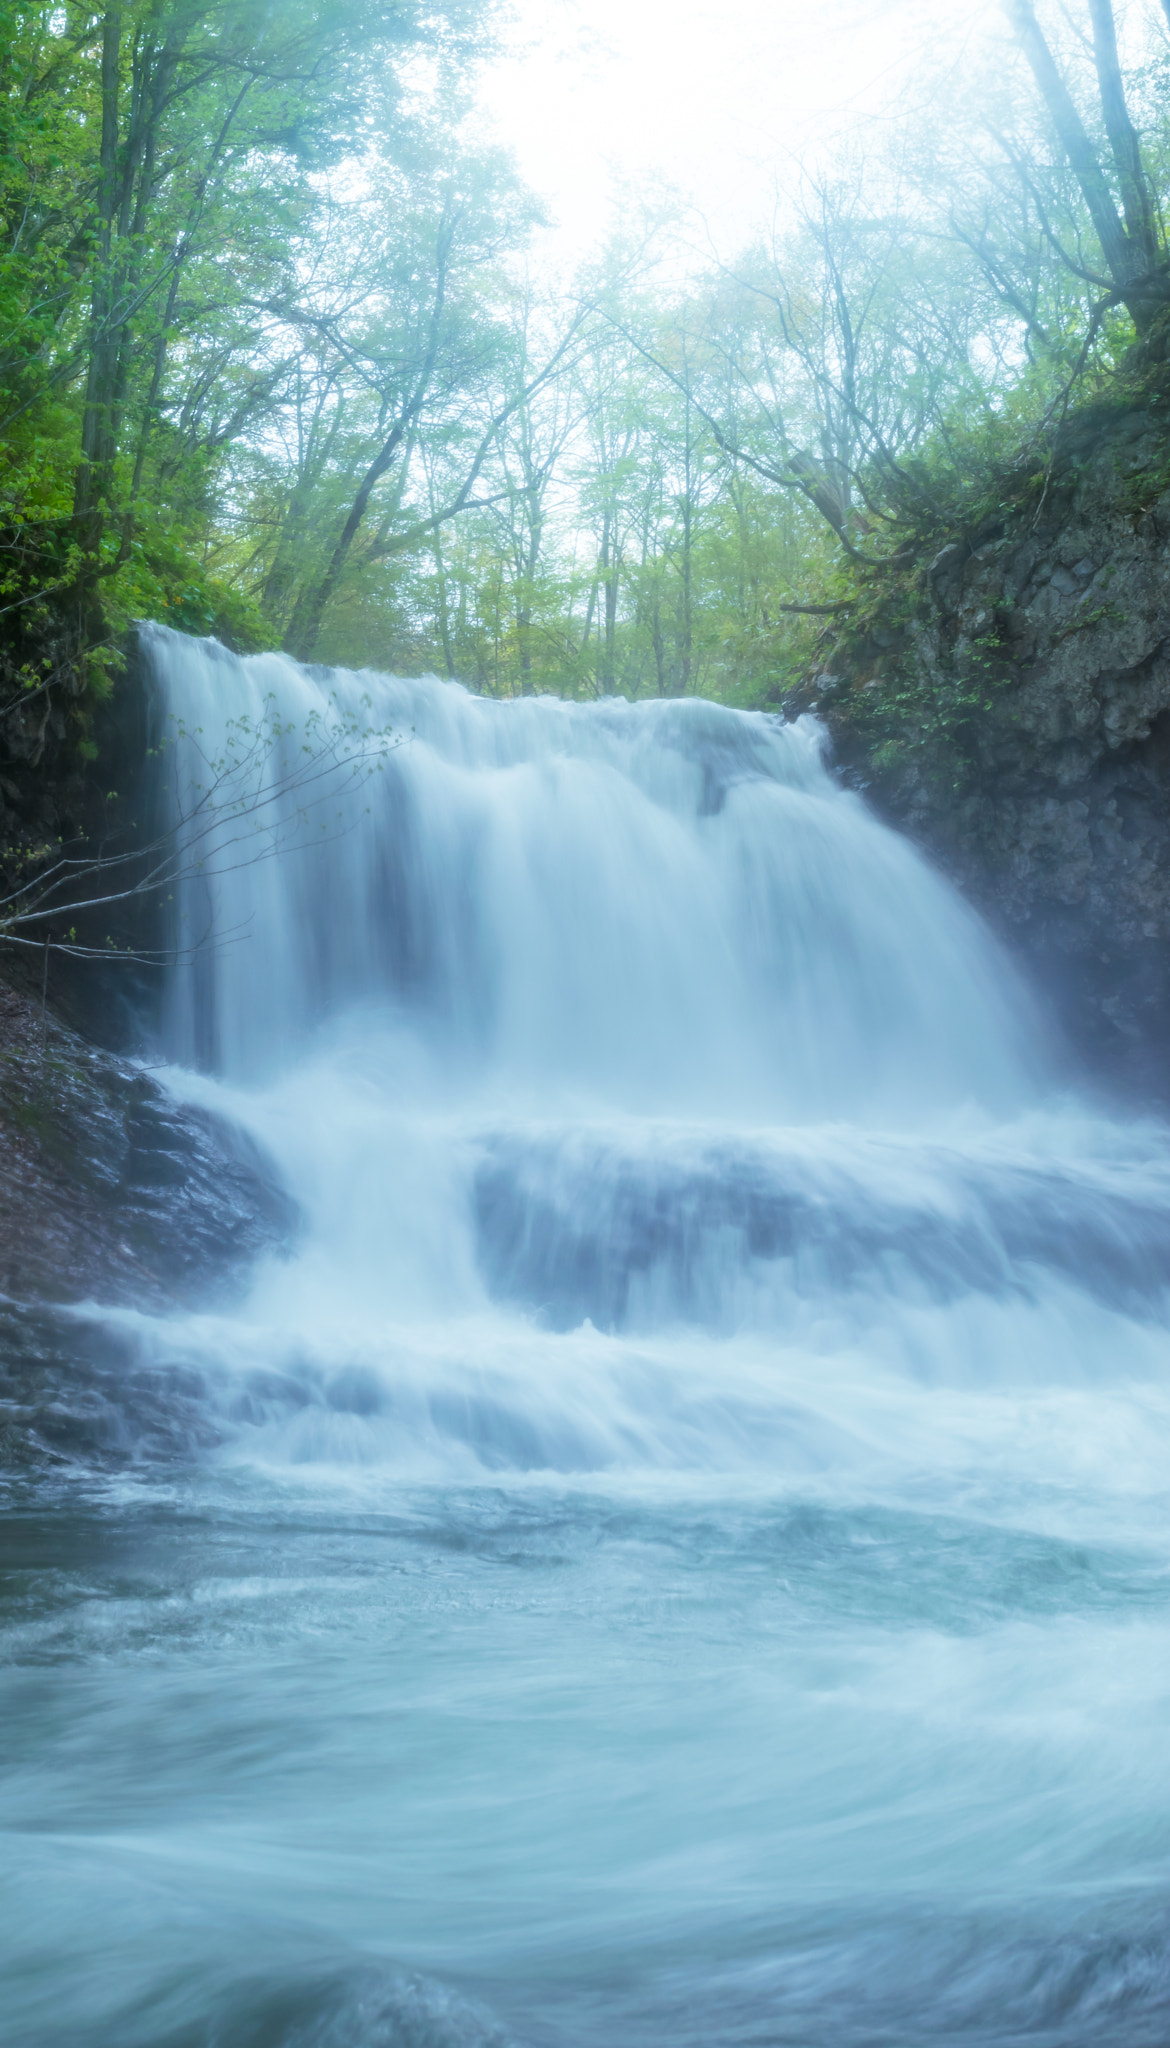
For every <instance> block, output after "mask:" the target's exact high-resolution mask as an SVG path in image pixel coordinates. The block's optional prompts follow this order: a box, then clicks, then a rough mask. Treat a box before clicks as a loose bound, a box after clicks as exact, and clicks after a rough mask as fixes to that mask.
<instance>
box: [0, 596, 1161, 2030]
mask: <svg viewBox="0 0 1170 2048" xmlns="http://www.w3.org/2000/svg"><path fill="white" fill-rule="evenodd" d="M149 649H150V656H151V660H152V663H153V667H154V673H155V679H156V686H157V691H158V696H159V707H160V717H161V718H163V719H164V721H165V720H170V721H171V722H172V723H171V727H170V729H171V731H172V733H173V734H174V735H175V736H174V737H173V738H172V741H171V743H170V744H169V745H168V747H167V748H165V749H164V754H163V759H164V762H165V763H166V772H167V775H168V777H169V787H170V792H171V801H172V802H173V803H174V804H175V806H176V807H177V810H179V811H184V810H186V811H189V810H190V809H191V807H192V806H191V792H192V791H194V790H196V789H197V788H198V787H199V786H200V785H203V786H206V784H207V781H208V779H209V776H211V775H213V774H214V768H212V769H211V770H209V768H208V763H209V762H210V763H212V764H214V763H217V762H219V763H222V762H224V761H225V760H227V761H229V762H230V760H231V759H232V758H237V759H238V758H240V757H241V755H245V756H247V760H248V771H247V772H249V773H251V774H252V775H253V777H255V775H256V774H257V772H258V765H257V753H256V746H257V740H256V736H257V735H259V740H260V743H262V751H263V764H262V766H261V767H260V769H259V773H260V777H261V780H260V782H259V783H257V782H256V781H255V780H253V782H252V784H251V785H250V789H251V796H248V795H247V794H241V791H242V789H243V784H242V782H241V781H240V780H239V777H238V776H237V779H236V781H234V782H233V779H232V775H231V773H230V772H229V773H228V775H227V778H226V780H225V781H224V782H222V784H221V785H220V788H219V794H218V798H217V802H218V804H219V812H218V818H219V823H218V824H217V827H216V832H215V833H214V834H213V835H212V837H211V840H210V841H207V842H205V843H202V844H201V846H200V849H199V856H200V860H201V862H202V865H200V866H198V867H195V866H194V865H193V866H192V870H191V871H190V872H189V873H188V874H187V876H186V879H185V880H184V882H183V884H182V886H181V888H180V889H179V891H178V892H177V900H176V904H175V906H174V914H175V918H176V932H175V937H176V944H177V946H178V949H179V956H180V964H179V965H178V967H177V968H176V970H175V972H174V975H173V977H172V985H171V988H170V992H169V997H168V1002H167V1006H166V1017H165V1024H164V1032H165V1038H166V1046H165V1048H164V1050H165V1052H166V1055H167V1056H168V1057H169V1058H170V1060H171V1061H172V1062H173V1065H172V1067H171V1070H170V1085H171V1086H172V1087H173V1088H174V1089H175V1090H176V1091H177V1092H179V1093H182V1094H185V1095H187V1096H189V1097H195V1098H196V1099H199V1100H203V1101H206V1102H209V1103H212V1104H214V1105H215V1106H216V1107H218V1108H219V1109H221V1110H226V1111H227V1112H228V1113H230V1114H232V1115H234V1116H235V1117H237V1118H238V1119H239V1120H240V1121H241V1122H243V1123H244V1124H246V1125H247V1127H248V1128H249V1129H250V1130H251V1131H252V1132H253V1133H254V1134H255V1136H256V1137H257V1138H258V1139H259V1140H260V1141H261V1142H262V1143H263V1145H264V1146H265V1147H266V1148H267V1150H268V1151H269V1153H270V1154H271V1155H272V1156H273V1157H274V1158H275V1160H276V1161H277V1162H278V1164H279V1166H280V1168H281V1170H282V1172H283V1174H284V1176H285V1179H286V1182H287V1184H288V1186H289V1188H290V1190H291V1192H292V1193H293V1195H294V1196H295V1197H296V1199H297V1201H298V1203H299V1205H300V1211H301V1218H302V1221H301V1227H300V1231H299V1235H298V1237H297V1241H296V1243H295V1245H294V1247H293V1249H292V1252H291V1254H290V1256H289V1257H288V1258H286V1259H283V1260H275V1259H274V1260H273V1261H271V1263H270V1264H269V1265H268V1266H267V1267H265V1268H264V1269H262V1270H260V1271H259V1272H257V1274H256V1275H255V1279H254V1283H253V1284H252V1287H251V1291H250V1293H249V1295H248V1298H247V1299H246V1300H245V1301H244V1302H243V1303H242V1304H240V1305H239V1306H238V1307H237V1308H235V1309H234V1310H233V1311H232V1312H231V1313H227V1312H225V1311H223V1310H219V1311H216V1312H210V1311H209V1312H207V1313H204V1314H200V1315H190V1316H186V1317H173V1318H170V1319H151V1318H148V1317H144V1316H139V1317H131V1316H127V1315H125V1314H123V1315H122V1316H121V1317H120V1319H119V1320H120V1323H121V1325H122V1327H123V1330H124V1332H125V1333H128V1335H129V1336H130V1337H132V1338H133V1341H134V1343H135V1344H136V1345H137V1346H138V1347H139V1349H140V1351H141V1353H142V1355H143V1357H144V1358H147V1359H150V1360H152V1361H153V1362H154V1364H155V1366H156V1368H157V1369H158V1370H160V1371H166V1372H173V1373H174V1375H175V1380H176V1385H179V1384H182V1386H183V1387H184V1388H186V1389H188V1390H189V1389H190V1388H191V1387H192V1386H195V1387H197V1388H198V1389H199V1390H200V1391H199V1399H200V1401H201V1402H202V1404H203V1407H204V1411H205V1413H206V1415H207V1417H208V1419H209V1424H210V1425H213V1426H214V1428H215V1430H216V1432H217V1433H218V1435H219V1437H220V1440H221V1448H220V1450H219V1451H218V1452H217V1453H216V1454H215V1455H214V1456H213V1457H211V1458H210V1459H205V1460H203V1461H202V1462H200V1463H199V1464H198V1465H196V1466H195V1467H194V1468H193V1469H191V1470H190V1471H184V1472H177V1471H171V1472H169V1473H167V1474H166V1475H165V1476H163V1477H159V1476H158V1475H157V1474H151V1473H149V1472H146V1471H143V1472H142V1473H141V1474H139V1475H138V1476H136V1477H134V1478H133V1479H132V1480H123V1481H121V1482H118V1483H117V1484H116V1485H111V1484H108V1483H107V1484H106V1485H105V1486H104V1487H102V1488H99V1489H97V1490H96V1491H95V1492H94V1493H93V1495H92V1497H91V1498H89V1499H88V1501H87V1504H86V1506H85V1507H84V1509H83V1508H81V1507H78V1506H77V1505H76V1504H75V1505H74V1507H73V1509H72V1511H71V1515H70V1516H69V1517H66V1518H65V1521H64V1523H62V1520H61V1517H60V1514H59V1513H58V1514H57V1516H56V1519H54V1518H53V1517H52V1516H49V1515H46V1517H45V1518H44V1519H43V1520H38V1519H37V1518H36V1517H35V1516H34V1517H32V1518H30V1521H29V1523H28V1528H27V1532H26V1539H25V1540H26V1543H27V1546H28V1557H27V1565H28V1570H29V1572H30V1573H31V1580H30V1584H32V1585H33V1586H34V1587H35V1598H33V1597H32V1596H31V1595H30V1598H29V1601H28V1604H27V1608H26V1609H25V1610H24V1611H23V1612H22V1614H21V1615H20V1616H18V1617H17V1618H16V1619H15V1620H14V1623H13V1626H12V1627H11V1628H10V1630H9V1634H8V1645H9V1649H8V1657H9V1662H8V1667H7V1672H6V1676H5V1687H6V1718H5V1724H4V1725H5V1727H6V1730H7V1741H6V1748H7V1750H8V1758H7V1768H6V1771H5V1774H4V1779H3V1793H2V1801H3V1804H2V1807H0V1819H2V1821H3V1825H4V1827H5V1828H6V1830H7V1834H6V1843H7V1849H8V1852H9V1853H8V1854H7V1857H6V1861H7V1864H8V1867H9V1870H10V1871H11V1872H12V1873H13V1874H14V1878H15V1881H14V1882H13V1883H12V1885H11V1889H10V1891H9V1893H8V1895H7V1899H6V1902H5V1905H4V1913H5V1921H4V1924H5V1927H6V1930H7V1933H6V1941H7V1943H8V1945H9V1947H10V1950H11V1953H12V1954H13V1955H14V1956H16V1955H19V1957H20V1965H19V1968H17V1967H14V1968H13V1969H11V1970H10V1971H9V1972H8V1974H7V1977H6V1978H3V1979H0V2010H2V2009H3V2007H4V2006H5V2005H6V2006H7V2009H8V2012H9V2014H10V2015H12V2016H14V2023H15V2026H16V2032H15V2034H14V2036H13V2038H14V2039H16V2040H19V2041H20V2043H21V2044H22V2048H23V2044H26V2043H27V2044H29V2048H42V2044H43V2048H62V2044H64V2043H66V2042H69V2043H74V2042H77V2041H79V2040H84V2041H86V2042H87V2043H92V2044H95V2048H114V2044H117V2048H140V2044H141V2048H155V2044H166V2048H196V2044H198V2048H212V2044H215V2048H223V2044H229V2043H231V2044H238V2048H253V2044H254V2048H261V2044H264V2048H276V2044H280V2048H391V2044H401V2048H408V2044H409V2048H429V2044H435V2048H439V2044H443V2048H446V2044H455V2043H476V2044H482V2048H487V2044H489V2043H490V2044H494V2048H503V2044H505V2043H515V2044H517V2048H523V2044H532V2048H536V2044H549V2048H554V2044H555V2048H665V2044H666V2043H670V2044H671V2048H721V2044H724V2043H726V2044H729V2048H748V2044H752V2048H764V2044H789V2048H825V2044H828V2043H829V2042H831V2043H832V2044H833V2048H862V2044H875V2048H876V2044H878V2043H883V2044H897V2048H915V2044H923V2048H925V2044H928V2043H929V2044H943V2043H952V2042H961V2043H970V2044H988V2048H990V2044H993V2043H994V2044H997V2048H1006V2044H1009V2043H1012V2044H1015V2043H1019V2044H1023V2043H1028V2044H1033V2048H1035V2044H1045V2048H1087V2044H1095V2043H1101V2044H1106V2043H1108V2044H1111V2048H1112V2044H1125V2048H1139V2044H1150V2048H1153V2044H1155V2043H1157V2044H1161V2043H1162V2042H1164V2041H1165V2039H1166V2038H1167V2036H1168V2035H1170V1899H1168V1895H1167V1884H1168V1879H1170V1869H1168V1859H1170V1852H1168V1849H1167V1840H1168V1833H1170V1781H1168V1780H1167V1775H1166V1772H1165V1769H1164V1765H1163V1762H1162V1757H1163V1751H1164V1748H1165V1732H1164V1731H1165V1726H1166V1709H1167V1703H1168V1697H1170V1676H1168V1675H1167V1674H1168V1672H1170V1658H1168V1653H1170V1525H1168V1522H1167V1512H1166V1511H1167V1494H1168V1486H1167V1478H1166V1473H1167V1469H1168V1458H1170V1394H1168V1374H1167V1364H1168V1354H1167V1341H1166V1330H1167V1319H1168V1288H1170V1229H1168V1224H1170V1146H1168V1144H1167V1141H1166V1136H1165V1133H1164V1131H1163V1130H1162V1129H1161V1127H1160V1126H1156V1125H1153V1124H1137V1123H1132V1122H1130V1123H1125V1122H1120V1121H1117V1120H1115V1119H1114V1120H1111V1119H1110V1118H1108V1117H1107V1116H1105V1115H1104V1114H1103V1113H1101V1112H1100V1111H1098V1110H1096V1109H1094V1107H1093V1106H1092V1105H1091V1104H1089V1103H1088V1102H1086V1101H1080V1102H1078V1101H1077V1100H1075V1099H1072V1098H1070V1097H1069V1096H1068V1095H1067V1093H1061V1092H1060V1090H1059V1088H1058V1082H1057V1077H1056V1067H1055V1065H1054V1060H1055V1055H1054V1053H1053V1050H1052V1048H1051V1047H1050V1046H1049V1045H1048V1044H1047V1043H1046V1042H1045V1034H1044V1028H1043V1025H1042V1023H1041V1021H1040V1019H1039V1017H1038V1016H1037V1014H1036V1012H1035V1010H1034V1008H1033V1005H1032V1002H1031V999H1030V998H1029V996H1028V995H1027V994H1026V992H1025V991H1024V990H1023V989H1022V988H1021V987H1019V986H1018V985H1017V984H1016V982H1015V980H1014V978H1013V975H1012V973H1011V971H1010V969H1009V967H1008V965H1007V964H1006V962H1005V961H1004V960H1003V959H1002V958H1001V956H1000V955H999V953H998V951H997V949H996V947H995V946H994V944H993V943H992V941H991V940H990V938H989V937H988V935H987V934H986V932H985V931H984V930H983V929H982V927H981V926H980V924H979V922H978V920H977V919H976V918H975V917H974V916H973V915H972V914H971V912H970V911H969V910H967V909H966V908H965V906H964V905H963V904H962V903H961V901H960V900H959V899H958V898H957V897H956V896H955V895H954V893H953V892H952V891H951V890H950V889H949V888H948V887H947V886H946V885H945V884H944V883H942V882H941V881H940V880H939V879H938V878H937V877H936V876H935V875H934V874H933V873H932V872H931V871H930V870H929V869H928V868H927V867H926V866H925V865H924V863H923V862H922V861H921V860H920V859H919V858H918V856H917V855H916V854H915V853H914V852H913V851H912V849H911V848H909V847H908V846H907V845H906V844H905V843H904V842H902V841H900V840H899V839H898V838H896V837H895V836H894V835H893V834H891V833H889V832H888V831H886V830H885V829H884V828H883V827H882V826H880V825H879V824H878V823H877V822H876V821H875V820H874V819H873V818H872V817H871V816H870V815H869V814H868V812H867V811H866V809H865V808H864V806H863V804H862V803H861V802H860V801H859V800H858V799H857V798H856V797H854V796H852V795H850V794H847V793H845V792H843V791H842V790H840V789H839V788H838V787H837V786H836V785H835V784H834V783H833V781H832V780H831V778H830V777H829V775H828V774H827V773H826V771H825V769H824V767H823V766H822V763H821V759H820V751H819V740H818V734H817V731H816V729H815V727H813V726H812V725H810V724H809V723H808V722H807V721H800V722H798V723H797V724H796V725H793V726H785V725H783V724H781V723H780V722H779V721H778V720H775V719H771V718H766V717H762V716H747V715H744V714H738V713H733V712H730V711H726V710H723V709H720V708H718V707H716V706H713V705H709V704H703V703H698V702H687V703H669V704H637V705H628V704H625V703H621V702H613V701H607V702H605V703H602V704H598V705H592V706H587V707H581V706H575V705H565V704H562V703H559V702H555V701H553V700H550V699H539V700H535V701H527V702H523V703H509V704H494V703H487V702H483V701H481V700H477V699H475V698H473V697H471V696H469V695H468V694H467V693H466V692H464V691H463V690H461V689H459V688H458V687H456V686H454V685H449V684H443V683H439V682H436V681H434V680H433V679H431V680H424V681H420V682H404V681H397V680H394V679H390V678H385V677H378V676H371V675H365V676H361V677H351V676H345V675H335V676H330V677H327V678H324V679H322V678H320V677H318V676H317V675H316V674H310V673H307V672H305V671H303V670H299V669H297V668H295V667H294V666H293V665H291V664H290V663H288V662H286V661H284V660H282V659H279V658H277V657H267V658H264V659H260V660H254V661H249V662H245V663H240V662H237V661H235V660H233V659H231V658H229V657H228V656H226V655H224V654H223V653H222V651H221V650H218V649H215V648H214V647H209V646H205V645H198V644H196V643H193V642H190V641H186V640H183V639H180V638H179V637H178V636H175V635H172V634H167V633H164V632H162V631H155V632H154V633H153V634H152V636H151V637H150V640H149ZM175 720H179V721H181V726H182V730H181V732H180V731H178V729H177V728H176V727H175V725H174V721H175ZM241 720H243V721H244V722H243V724H242V725H241V723H240V721H241ZM386 727H389V728H391V729H392V732H393V736H394V738H395V740H396V742H397V744H396V745H395V747H394V749H393V751H390V752H383V751H381V748H380V744H379V745H376V746H374V747H373V748H372V750H370V751H368V752H363V751H362V750H361V749H360V747H359V748H358V749H357V751H356V752H355V751H354V750H353V745H352V742H353V735H354V734H355V732H356V731H357V730H358V729H359V728H369V729H371V730H378V731H381V730H382V729H383V728H386ZM306 733H308V734H309V735H310V737H309V739H307V740H306V738H305V735H306ZM331 734H332V735H333V739H332V741H331V740H330V735H331ZM338 735H341V739H340V741H339V740H338ZM241 736H242V737H241ZM331 745H332V747H333V753H332V754H330V752H329V748H330V746H331ZM306 747H307V748H308V751H307V752H306V751H305V748H306ZM322 763H324V764H325V765H324V766H322V765H321V764H322ZM240 773H243V771H240ZM258 790H259V792H260V795H259V796H257V791H258ZM63 1526H64V1527H65V1529H66V1530H67V1532H68V1533H67V1535H66V1536H62V1534H61V1529H62V1527H63Z"/></svg>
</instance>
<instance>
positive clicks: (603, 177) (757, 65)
mask: <svg viewBox="0 0 1170 2048" xmlns="http://www.w3.org/2000/svg"><path fill="white" fill-rule="evenodd" d="M515 4H516V21H515V26H514V28H513V30H512V32H511V37H510V42H511V54H510V55H509V56H508V57H507V58H506V59H505V60H504V61H502V62H500V63H497V64H496V65H495V66H494V67H493V68H492V70H491V71H490V73H489V74H488V76H487V79H486V81H485V87H484V95H483V103H484V106H485V109H486V110H487V111H488V112H489V113H490V115H491V116H492V117H493V119H494V122H495V125H496V127H497V131H498V133H499V135H500V138H501V140H503V141H506V142H507V144H508V145H509V147H510V148H511V149H512V150H513V152H514V154H515V156H516V158H517V160H518V162H519V167H520V170H521V172H522V174H523V176H524V177H525V179H526V180H527V182H528V183H529V184H530V185H532V186H534V187H535V189H536V190H537V191H538V192H540V193H542V194H544V195H546V197H547V198H548V200H549V201H550V203H551V206H552V209H553V212H554V214H555V216H556V217H557V219H558V221H559V224H560V231H559V235H558V236H557V238H556V240H557V243H558V245H559V249H560V252H561V253H562V254H563V255H565V256H570V255H577V254H580V253H583V252H584V251H585V250H586V249H588V248H589V247H590V246H591V245H593V244H594V243H595V242H596V241H598V240H599V239H601V238H602V237H603V236H604V234H605V232H606V229H607V227H608V225H609V221H610V207H611V202H612V198H613V196H614V193H615V189H616V190H620V188H621V186H622V184H623V182H629V181H633V182H634V183H635V184H636V183H638V182H640V181H641V180H643V179H644V178H645V177H646V176H647V175H651V176H654V175H657V176H658V177H659V178H664V179H665V180H667V181H668V182H669V183H670V184H672V185H675V186H677V187H679V188H680V189H681V190H682V191H683V192H684V193H685V194H686V196H687V197H689V198H693V199H694V200H696V201H697V202H698V204H699V206H700V207H701V208H702V210H703V212H704V214H705V215H706V216H707V218H708V221H709V223H710V225H711V229H712V232H713V234H714V236H715V239H716V241H717V242H719V243H720V244H722V245H723V246H724V247H727V246H728V245H729V244H734V242H735V241H737V240H738V239H739V238H740V237H741V236H742V235H743V234H744V233H745V232H746V231H747V230H748V229H750V227H751V226H752V225H753V223H755V222H758V221H759V220H760V219H761V218H762V217H763V216H764V215H765V214H766V212H767V210H768V205H769V196H770V193H771V191H772V188H773V184H774V181H775V179H776V176H777V173H778V172H779V173H780V174H781V175H782V174H783V170H784V167H785V165H786V163H788V162H790V161H791V159H792V157H793V156H794V155H796V154H799V153H800V151H801V150H802V148H805V149H806V148H807V147H808V146H809V144H810V142H813V141H815V139H816V137H817V135H818V134H822V135H823V134H826V133H829V134H837V133H840V132H841V131H842V130H843V129H846V128H850V127H854V126H857V125H862V124H864V123H866V122H867V121H868V120H870V119H872V118H873V117H875V116H876V117H878V118H880V116H881V113H882V110H883V109H888V108H889V106H890V104H891V102H892V100H893V99H894V97H895V96H896V95H897V94H898V92H899V91H900V90H901V89H902V88H903V87H904V85H905V83H906V80H907V77H908V75H909V74H910V73H911V71H912V70H913V68H914V67H915V65H916V63H917V61H918V57H919V53H920V52H921V51H922V49H923V48H926V49H928V50H934V51H935V52H937V44H938V38H939V34H940V28H944V27H945V31H946V33H947V36H948V40H949V41H950V42H951V45H952V47H954V46H955V44H956V43H958V42H961V40H962V39H963V37H964V32H965V31H966V30H967V29H968V27H969V25H970V24H971V22H972V21H973V20H974V19H976V18H978V17H979V16H982V17H983V18H984V20H986V17H987V14H988V12H989V11H990V12H991V13H992V14H995V15H997V14H998V9H997V8H995V6H994V0H993V4H992V7H991V9H990V10H989V9H988V7H987V5H986V0H983V4H982V5H979V4H976V0H957V4H956V0H949V4H948V0H943V4H942V6H941V8H940V6H939V4H938V0H722V4H720V0H515ZM956 54H957V50H956Z"/></svg>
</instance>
